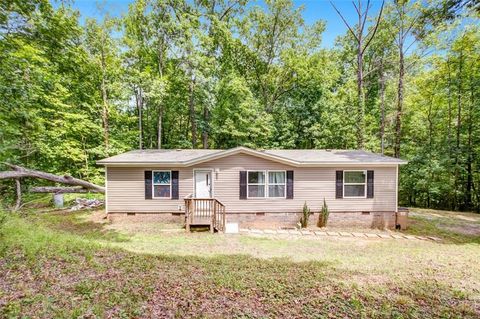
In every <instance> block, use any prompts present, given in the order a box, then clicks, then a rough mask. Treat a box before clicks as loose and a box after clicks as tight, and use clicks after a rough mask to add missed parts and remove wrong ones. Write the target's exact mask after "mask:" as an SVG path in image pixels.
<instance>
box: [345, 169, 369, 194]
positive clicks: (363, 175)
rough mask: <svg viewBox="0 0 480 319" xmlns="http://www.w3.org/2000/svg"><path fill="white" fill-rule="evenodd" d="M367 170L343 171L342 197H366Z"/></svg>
mask: <svg viewBox="0 0 480 319" xmlns="http://www.w3.org/2000/svg"><path fill="white" fill-rule="evenodd" d="M366 189H367V172H366V171H343V197H344V198H349V197H350V198H352V197H359V198H365V197H366Z"/></svg>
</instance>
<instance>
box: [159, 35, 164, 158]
mask: <svg viewBox="0 0 480 319" xmlns="http://www.w3.org/2000/svg"><path fill="white" fill-rule="evenodd" d="M160 39H161V40H160ZM164 44H165V35H164V34H163V33H161V34H160V35H159V43H158V74H159V76H160V79H163V58H164V50H165V49H164ZM162 84H163V83H162ZM162 100H163V96H162ZM162 102H163V101H160V105H159V108H158V122H157V124H158V126H157V148H158V149H161V148H162V126H163V103H162Z"/></svg>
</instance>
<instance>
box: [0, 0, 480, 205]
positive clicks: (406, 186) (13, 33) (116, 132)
mask: <svg viewBox="0 0 480 319" xmlns="http://www.w3.org/2000/svg"><path fill="white" fill-rule="evenodd" d="M326 5H327V4H326ZM352 10H354V9H353V7H352ZM0 11H1V12H0V97H1V100H0V107H1V112H0V161H8V162H13V163H20V164H23V165H26V166H28V167H32V168H38V169H41V170H45V171H49V172H54V173H67V172H68V173H70V174H74V175H76V176H78V177H80V178H85V179H89V180H91V181H93V182H97V183H102V182H101V180H102V174H101V168H100V167H97V166H96V165H95V161H96V160H98V159H100V158H103V157H106V156H109V155H114V154H117V153H120V152H123V151H126V150H130V149H132V148H139V147H140V148H199V147H205V148H229V147H234V146H238V145H244V146H248V147H256V148H342V149H343V148H357V147H358V145H357V143H358V141H359V140H361V141H362V143H363V145H364V148H365V149H367V150H371V151H375V152H382V151H383V152H384V153H385V154H386V155H395V156H400V157H401V158H404V159H406V160H409V161H410V163H409V164H408V165H407V166H405V167H403V168H402V170H401V194H400V202H401V203H403V204H405V205H417V206H426V207H437V208H450V209H461V210H476V211H479V210H480V158H479V156H477V154H479V152H480V126H479V123H480V102H479V101H480V96H479V95H480V85H479V84H480V30H479V29H480V28H479V27H478V22H479V16H478V6H477V7H475V3H474V2H473V1H453V0H448V1H432V2H431V3H430V2H428V1H413V0H412V1H394V2H387V3H386V5H385V8H384V11H383V14H382V16H381V22H380V24H379V27H378V30H377V31H376V32H375V33H374V32H371V31H372V30H371V29H372V26H373V23H371V22H368V23H367V27H366V30H365V34H366V35H367V38H368V35H369V34H370V35H372V34H373V33H374V36H373V37H371V39H372V40H371V42H370V43H369V45H368V47H366V49H365V52H363V64H362V72H363V78H362V79H363V81H362V84H361V87H362V90H361V92H362V96H363V94H364V98H362V103H361V104H359V103H358V94H357V93H358V91H357V90H358V83H357V74H358V72H357V71H358V70H357V65H358V64H357V59H356V58H357V57H356V54H357V53H356V49H355V47H356V44H355V41H356V40H355V38H354V37H353V36H352V34H350V33H349V32H346V33H345V35H344V36H342V37H340V38H339V39H338V40H337V42H336V45H335V46H334V47H333V48H322V46H321V37H322V32H324V30H325V23H324V22H323V21H320V20H319V21H318V22H317V23H315V24H313V25H309V24H306V23H305V21H304V20H303V18H302V8H301V7H300V8H298V7H297V6H295V5H294V4H293V3H292V2H291V1H290V0H278V1H273V0H269V1H265V4H264V5H262V6H255V5H254V4H249V3H247V0H240V1H238V0H231V1H229V0H223V1H211V0H204V1H185V0H175V1H166V0H137V1H134V2H132V4H131V5H130V6H129V9H128V12H126V13H125V15H124V16H122V17H121V18H115V19H114V18H111V17H109V16H108V15H106V16H105V17H104V19H103V21H97V20H92V19H86V20H85V23H80V22H79V21H80V19H79V13H78V12H76V11H75V10H73V9H72V8H71V7H69V6H68V4H65V3H62V4H60V5H56V6H53V5H52V4H51V3H49V2H48V0H25V1H19V0H6V1H2V4H1V6H0ZM375 17H376V15H373V14H371V19H370V20H369V21H371V20H373V19H374V18H375ZM338 23H343V22H342V20H341V19H340V17H339V18H338ZM348 23H349V24H350V25H352V26H353V27H355V28H356V27H357V26H355V21H348ZM357 105H360V106H361V107H357ZM359 114H360V117H361V118H362V121H360V122H361V130H358V128H359V125H360V123H359V121H358V119H359ZM358 134H361V135H363V136H361V138H359V136H358ZM2 185H3V186H2V187H3V188H0V192H1V193H3V194H5V193H7V192H8V191H9V189H10V187H11V182H5V183H3V184H2Z"/></svg>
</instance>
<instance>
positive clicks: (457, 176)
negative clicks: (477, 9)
mask: <svg viewBox="0 0 480 319" xmlns="http://www.w3.org/2000/svg"><path fill="white" fill-rule="evenodd" d="M462 72H463V51H460V57H459V61H458V76H457V78H458V84H457V127H456V130H457V131H456V148H455V197H454V202H455V208H456V209H458V208H461V207H460V206H461V205H460V204H459V200H458V198H457V195H456V194H457V191H459V189H458V188H459V185H460V171H459V162H460V158H459V157H460V131H461V128H462V95H463V83H462V76H463V74H462Z"/></svg>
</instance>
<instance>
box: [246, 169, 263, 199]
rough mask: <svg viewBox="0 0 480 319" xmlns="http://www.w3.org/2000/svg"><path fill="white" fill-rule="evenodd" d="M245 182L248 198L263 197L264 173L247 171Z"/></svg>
mask: <svg viewBox="0 0 480 319" xmlns="http://www.w3.org/2000/svg"><path fill="white" fill-rule="evenodd" d="M247 182H248V183H247V188H248V189H247V194H248V197H249V198H254V197H265V184H266V183H265V171H249V172H248V177H247Z"/></svg>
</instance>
